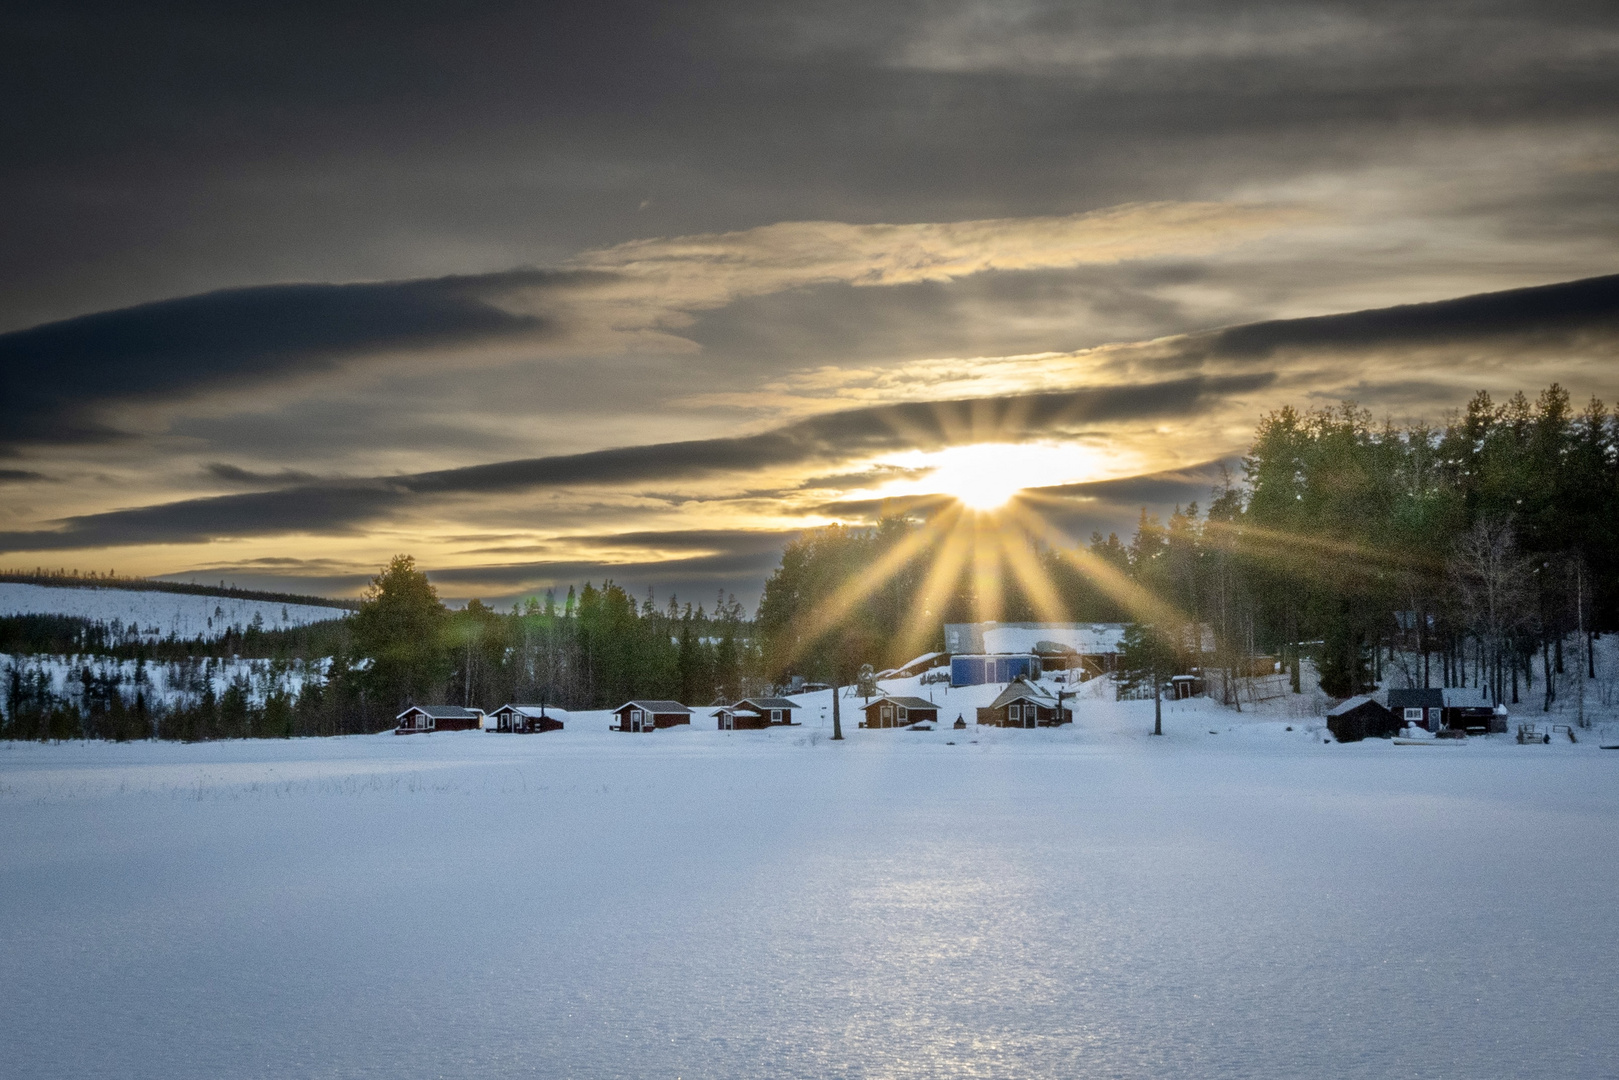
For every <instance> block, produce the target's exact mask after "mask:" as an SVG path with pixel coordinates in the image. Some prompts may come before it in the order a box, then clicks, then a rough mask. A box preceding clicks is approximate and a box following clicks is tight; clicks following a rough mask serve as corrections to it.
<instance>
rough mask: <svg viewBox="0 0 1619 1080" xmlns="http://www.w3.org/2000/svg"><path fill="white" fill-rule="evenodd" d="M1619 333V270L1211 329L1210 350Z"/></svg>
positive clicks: (1244, 353)
mask: <svg viewBox="0 0 1619 1080" xmlns="http://www.w3.org/2000/svg"><path fill="white" fill-rule="evenodd" d="M1589 331H1603V332H1605V333H1607V334H1609V335H1612V334H1614V333H1616V332H1619V274H1614V275H1610V276H1607V277H1596V278H1587V279H1585V280H1583V281H1568V282H1561V283H1558V284H1555V285H1540V286H1536V287H1533V288H1527V289H1509V290H1506V291H1504V292H1493V293H1484V294H1480V295H1476V296H1463V297H1458V298H1456V299H1453V300H1440V301H1437V302H1435V303H1431V304H1402V305H1400V306H1398V307H1389V308H1377V309H1374V310H1370V311H1356V312H1350V313H1348V314H1343V315H1321V316H1317V317H1315V318H1309V319H1281V320H1274V321H1270V322H1261V323H1254V324H1252V325H1249V326H1238V327H1233V328H1231V329H1229V330H1221V331H1219V332H1217V333H1215V334H1212V335H1209V336H1208V338H1207V339H1206V340H1207V341H1208V343H1209V348H1208V354H1209V355H1211V356H1216V357H1222V358H1231V359H1241V360H1253V359H1261V360H1263V359H1269V358H1270V357H1272V356H1274V355H1275V354H1276V353H1277V352H1278V351H1280V350H1283V349H1303V350H1311V351H1318V352H1319V351H1321V350H1354V349H1371V348H1384V347H1389V346H1419V345H1426V344H1432V343H1453V342H1467V341H1475V340H1478V339H1480V338H1488V337H1514V338H1540V339H1547V340H1553V341H1567V340H1569V339H1570V338H1572V337H1573V336H1575V335H1579V334H1583V333H1586V332H1589Z"/></svg>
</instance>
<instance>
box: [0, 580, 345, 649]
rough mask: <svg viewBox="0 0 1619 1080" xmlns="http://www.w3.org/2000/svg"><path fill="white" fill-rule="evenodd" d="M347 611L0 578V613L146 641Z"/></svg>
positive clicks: (280, 624)
mask: <svg viewBox="0 0 1619 1080" xmlns="http://www.w3.org/2000/svg"><path fill="white" fill-rule="evenodd" d="M347 614H349V612H348V610H347V609H346V608H338V607H319V606H317V605H313V604H278V603H274V602H272V601H268V600H242V599H237V598H234V597H229V596H193V595H191V594H189V593H171V592H142V591H137V590H133V589H110V588H109V589H102V588H72V587H68V586H55V585H25V584H20V583H16V582H0V615H71V616H75V617H77V618H82V619H89V620H91V621H93V622H99V623H104V624H106V625H107V626H109V627H111V626H113V625H114V624H117V626H118V628H119V631H120V632H125V631H127V632H130V633H133V634H136V635H138V636H139V637H141V638H143V639H145V640H147V641H161V640H163V639H164V638H168V637H177V638H180V639H182V640H187V641H189V640H192V639H194V638H197V637H202V638H205V639H211V638H217V637H220V636H222V635H223V634H224V633H225V631H226V630H246V629H247V628H248V627H250V626H252V625H253V620H254V619H258V620H259V621H260V623H259V624H260V626H261V628H263V629H265V630H280V629H285V628H287V627H291V626H304V625H307V624H308V623H313V622H323V621H325V620H327V619H340V618H342V617H344V616H345V615H347Z"/></svg>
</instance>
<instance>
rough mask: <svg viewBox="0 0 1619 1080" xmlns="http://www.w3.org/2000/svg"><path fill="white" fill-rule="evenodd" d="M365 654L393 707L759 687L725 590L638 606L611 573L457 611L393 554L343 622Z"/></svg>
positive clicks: (589, 703)
mask: <svg viewBox="0 0 1619 1080" xmlns="http://www.w3.org/2000/svg"><path fill="white" fill-rule="evenodd" d="M348 622H349V624H350V629H351V630H352V632H353V635H354V644H355V648H356V650H357V651H358V653H359V654H360V655H363V656H365V657H367V658H369V660H370V663H371V668H370V670H369V672H368V676H367V677H368V681H369V685H370V687H371V689H372V693H373V700H376V701H379V702H381V701H387V702H391V703H393V704H396V705H398V706H400V707H403V706H404V705H405V704H407V703H414V704H450V705H467V706H477V707H483V708H491V709H492V708H494V707H496V706H497V705H500V704H502V703H504V702H507V701H522V702H528V703H539V702H545V703H548V704H553V705H559V706H561V707H562V708H566V709H591V708H602V707H606V706H613V705H618V704H621V703H622V702H624V701H627V700H629V699H630V698H636V697H648V698H669V699H675V700H679V701H687V702H699V703H703V704H706V703H707V702H709V701H712V700H714V699H716V698H719V697H724V698H727V699H735V698H736V697H738V696H741V695H743V694H745V693H750V692H752V691H753V689H755V688H756V685H757V675H758V666H759V665H758V657H757V651H756V649H755V648H754V644H753V639H752V634H751V627H750V625H749V623H748V621H747V619H746V613H745V612H744V611H743V609H742V606H741V604H739V603H738V602H737V601H736V598H735V597H730V598H729V599H727V598H726V597H724V596H723V595H722V596H721V597H719V598H718V599H717V600H716V602H715V608H714V611H713V612H708V611H705V610H704V609H703V608H702V607H701V606H698V607H696V608H693V607H692V605H691V604H690V603H687V604H684V605H682V604H681V603H680V602H679V600H678V598H677V597H675V596H673V595H671V596H670V597H669V600H668V602H667V603H666V604H664V605H662V606H659V605H658V604H656V603H655V601H654V599H653V597H652V595H651V594H650V593H649V594H648V595H647V597H646V598H645V599H644V600H642V601H641V602H640V603H637V602H636V600H635V599H634V598H633V597H631V596H630V595H629V594H628V593H627V592H625V591H624V589H623V588H622V587H620V586H618V585H616V584H614V583H612V582H611V581H608V582H604V583H603V584H602V585H601V587H599V588H598V587H596V586H595V585H591V584H587V585H585V586H584V588H583V589H581V590H579V591H578V592H577V593H576V592H575V591H574V589H572V588H569V590H568V593H567V595H566V597H564V598H563V599H562V600H561V601H558V599H557V598H556V596H555V594H554V593H549V592H548V593H547V594H546V596H545V598H544V599H543V600H542V599H540V598H537V597H531V598H530V599H529V600H528V601H527V602H526V603H524V604H523V605H522V606H520V607H517V608H514V610H512V611H511V612H506V613H503V612H498V611H496V610H494V609H492V608H490V607H488V606H487V605H485V604H483V603H481V602H480V601H477V600H474V601H472V602H471V603H470V604H468V605H467V606H466V607H465V608H463V609H461V610H459V611H450V610H448V609H446V608H445V606H444V605H443V604H442V603H441V602H440V601H439V599H438V596H437V593H436V592H435V591H434V589H433V586H432V584H431V583H430V582H429V581H428V580H427V576H426V575H425V574H424V573H422V572H421V571H419V570H417V569H416V567H415V563H414V562H413V561H412V560H411V559H410V557H408V556H403V555H401V556H398V557H396V558H395V559H394V560H393V561H392V562H391V563H390V564H389V565H388V566H387V568H385V569H384V570H383V572H382V573H381V574H379V575H378V576H377V578H376V579H375V581H374V582H373V583H372V586H371V589H370V590H369V592H368V593H367V595H366V600H365V603H364V604H362V605H361V607H360V610H359V611H358V612H357V613H356V614H355V615H354V616H353V617H352V618H351V619H349V620H348Z"/></svg>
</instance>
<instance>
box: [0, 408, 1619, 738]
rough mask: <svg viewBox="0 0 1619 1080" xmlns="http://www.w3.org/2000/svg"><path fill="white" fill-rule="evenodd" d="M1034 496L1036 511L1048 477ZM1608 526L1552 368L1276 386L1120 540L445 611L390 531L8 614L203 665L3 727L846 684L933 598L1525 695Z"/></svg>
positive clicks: (1184, 656) (295, 728)
mask: <svg viewBox="0 0 1619 1080" xmlns="http://www.w3.org/2000/svg"><path fill="white" fill-rule="evenodd" d="M1028 499H1029V502H1030V504H1031V505H1032V506H1034V507H1035V509H1036V510H1037V509H1038V506H1039V503H1038V499H1039V493H1038V492H1032V493H1028ZM1020 520H1021V519H1020ZM1616 522H1619V423H1616V420H1615V418H1614V416H1613V415H1611V414H1610V413H1609V412H1608V411H1607V409H1606V408H1605V406H1604V405H1603V404H1602V403H1601V402H1599V401H1596V400H1592V401H1591V402H1589V403H1587V404H1586V405H1585V406H1584V407H1582V408H1579V409H1576V408H1575V407H1574V405H1573V404H1572V403H1571V401H1570V399H1569V395H1568V394H1567V393H1566V392H1565V391H1564V390H1563V389H1562V388H1561V387H1558V386H1556V385H1553V386H1551V387H1548V388H1547V389H1546V390H1544V391H1543V392H1541V393H1540V394H1539V395H1538V396H1537V397H1536V398H1535V399H1534V400H1530V399H1529V398H1528V397H1527V396H1526V395H1524V394H1522V393H1519V394H1515V395H1513V396H1512V397H1511V398H1510V399H1508V400H1507V401H1505V402H1503V403H1499V404H1497V403H1496V402H1494V401H1492V400H1491V398H1490V397H1489V395H1488V394H1485V393H1482V392H1481V393H1479V394H1477V395H1476V396H1475V397H1474V398H1473V399H1472V400H1471V402H1470V403H1469V404H1468V406H1467V408H1466V409H1465V411H1463V412H1462V413H1460V414H1458V415H1456V416H1454V417H1452V418H1450V419H1449V420H1448V421H1447V422H1445V423H1443V424H1440V425H1437V426H1428V425H1425V424H1414V425H1406V426H1400V425H1396V424H1393V423H1388V422H1384V423H1376V422H1374V421H1373V418H1372V416H1371V414H1370V413H1369V412H1368V411H1366V410H1364V409H1361V408H1357V407H1355V406H1354V405H1351V404H1345V405H1341V406H1338V407H1334V408H1326V409H1319V410H1315V411H1308V412H1301V411H1299V410H1296V409H1294V408H1291V407H1284V408H1282V409H1279V410H1277V411H1275V412H1273V413H1270V414H1268V415H1266V416H1264V417H1263V418H1262V419H1261V420H1260V422H1259V424H1258V427H1257V430H1256V432H1255V435H1254V439H1253V442H1252V444H1251V446H1250V448H1249V450H1248V453H1247V455H1246V456H1245V457H1244V458H1243V459H1242V462H1241V475H1240V477H1238V476H1232V475H1226V476H1225V478H1224V480H1223V481H1222V482H1221V483H1220V484H1219V485H1218V486H1216V487H1215V488H1214V489H1213V490H1211V491H1210V494H1209V500H1208V503H1207V505H1206V506H1201V507H1200V506H1199V505H1197V504H1196V503H1194V504H1191V505H1188V506H1185V507H1177V508H1175V510H1174V512H1173V513H1171V514H1170V515H1169V516H1168V517H1167V519H1164V520H1160V519H1159V518H1158V517H1156V516H1155V515H1152V514H1149V513H1148V512H1147V511H1146V510H1143V511H1142V512H1141V516H1140V518H1139V521H1138V522H1137V525H1136V528H1135V530H1134V532H1133V534H1132V535H1131V536H1130V537H1129V538H1128V540H1124V539H1121V538H1120V537H1119V536H1118V535H1116V534H1112V533H1110V534H1108V535H1102V534H1101V533H1093V534H1092V535H1091V537H1090V539H1089V542H1088V543H1086V544H1081V545H1068V544H1064V543H1047V542H1044V540H1043V538H1042V537H1040V536H1038V535H1036V534H1035V533H1034V532H1032V531H1026V530H1023V529H1022V528H1021V527H1020V526H1014V525H1013V524H1011V523H1010V521H1008V522H1007V523H1003V524H1001V525H999V526H997V528H996V530H995V535H994V548H993V550H992V551H991V555H992V556H993V558H994V560H996V561H995V562H993V563H992V564H988V569H987V570H986V562H985V560H984V559H982V558H966V559H956V560H955V561H952V559H951V556H950V550H951V545H952V543H954V542H955V541H956V539H958V537H956V536H955V535H954V534H953V533H952V532H951V531H950V530H948V529H946V528H944V527H942V526H941V525H940V522H939V520H938V519H924V520H915V519H912V518H907V517H891V518H888V519H885V520H883V521H881V522H879V523H877V524H876V525H874V526H870V527H851V526H841V525H835V526H831V527H827V528H823V529H817V530H812V531H810V532H808V533H806V534H804V535H803V536H802V537H800V538H799V539H797V540H795V541H794V542H792V543H791V544H789V545H788V546H787V548H786V550H785V551H784V552H783V555H782V560H781V563H780V565H779V567H778V568H777V569H776V571H775V572H774V573H773V574H772V576H771V577H770V579H769V580H768V581H767V583H766V585H765V589H764V593H763V596H762V598H761V601H760V604H759V608H758V610H757V612H756V613H755V616H754V618H752V619H749V618H748V616H747V613H746V612H745V611H744V610H743V608H742V606H741V605H740V604H739V603H738V602H737V601H736V599H735V598H734V597H726V596H724V595H723V594H722V595H721V596H720V597H718V598H716V600H715V603H714V606H713V608H712V609H711V610H705V609H704V607H702V606H697V607H695V608H694V607H693V606H692V605H691V604H690V603H689V602H688V603H685V604H682V603H681V602H680V601H679V600H678V598H677V597H675V596H670V597H669V598H668V600H667V601H666V602H665V603H663V604H659V603H658V602H657V601H656V599H655V596H654V595H653V594H652V593H650V592H649V594H648V595H647V596H646V597H645V598H643V599H641V600H639V601H637V600H636V599H635V598H634V597H632V596H630V595H629V594H628V593H627V592H626V591H625V590H624V589H623V588H622V587H620V586H618V585H616V584H614V583H613V582H611V581H604V582H603V583H602V584H601V585H599V586H597V585H593V584H587V585H585V586H584V587H583V588H581V589H579V590H577V591H575V590H574V589H572V588H570V589H569V590H568V592H567V594H566V596H565V597H563V598H562V599H560V600H559V599H558V598H557V597H556V596H555V594H554V593H548V594H547V595H546V596H545V597H544V598H543V599H542V598H539V597H533V598H530V599H528V600H526V601H525V602H524V603H523V604H521V605H517V606H515V607H514V608H513V609H512V610H510V611H497V610H495V609H493V608H491V607H488V606H486V605H485V604H483V603H481V602H480V601H477V600H474V601H472V602H471V603H470V604H468V605H467V606H466V607H465V608H463V609H460V610H450V609H449V608H447V607H446V606H445V605H444V604H443V603H442V602H441V601H440V599H439V598H438V596H437V594H436V592H435V590H434V587H433V585H432V583H431V582H430V580H429V578H428V575H427V574H426V573H424V572H423V571H422V570H421V569H419V568H418V567H417V566H416V565H415V563H414V561H413V560H412V559H411V558H410V557H409V556H405V555H401V556H398V557H396V558H395V559H394V560H393V561H392V562H391V563H390V564H389V565H388V566H387V567H385V568H383V569H382V571H381V572H380V573H379V574H378V575H377V577H376V578H375V579H374V581H373V582H372V585H371V587H370V589H369V590H368V591H367V593H366V596H365V597H364V599H363V601H362V602H361V603H360V604H359V608H358V610H357V611H356V613H355V614H354V615H353V616H351V617H349V618H347V619H342V620H335V621H332V622H327V623H316V624H312V625H309V626H302V627H296V628H292V629H287V630H274V631H263V630H256V629H250V630H247V631H245V632H242V633H238V634H234V636H232V637H228V638H223V639H218V640H215V641H210V642H204V641H201V640H198V641H194V642H177V641H169V642H157V643H138V642H122V641H119V642H113V641H107V640H104V639H102V638H98V637H97V636H96V635H97V628H96V627H94V626H92V625H89V624H83V623H82V622H80V621H79V620H72V619H65V618H62V617H59V616H16V617H12V618H9V619H0V651H3V652H6V653H11V654H13V655H17V654H22V655H29V654H33V655H44V654H58V655H65V654H85V653H96V654H100V655H107V656H110V657H113V658H116V659H119V660H124V661H133V663H134V665H135V670H136V672H137V681H138V672H139V671H140V670H141V669H142V666H143V665H147V664H158V663H169V664H179V665H189V666H188V667H186V668H185V670H186V671H187V672H189V673H190V675H189V676H188V678H190V680H191V682H190V683H189V685H192V686H194V687H195V688H196V692H195V693H192V694H190V695H188V696H187V697H186V698H185V699H184V701H181V702H177V703H169V704H165V705H159V704H156V703H153V702H151V701H150V700H149V699H148V698H146V697H145V696H144V695H143V694H142V693H141V691H140V688H139V686H137V687H136V688H135V692H134V693H133V695H131V694H130V693H129V687H127V686H124V687H120V686H119V685H117V683H118V680H119V679H121V678H122V676H117V675H114V676H108V675H104V674H97V673H95V672H92V670H91V668H90V666H89V665H85V666H84V668H83V670H82V671H81V672H80V673H79V674H78V675H77V677H76V680H75V686H76V689H75V692H74V693H72V694H63V693H61V692H56V691H53V690H51V688H50V687H49V686H47V685H46V682H45V680H44V678H43V675H42V674H41V673H40V672H39V671H37V670H36V671H34V673H33V674H32V675H31V674H30V672H29V669H28V668H27V666H26V665H25V664H19V663H14V664H13V666H12V672H11V675H10V680H9V685H8V686H7V687H6V715H5V720H4V724H3V725H0V735H3V736H4V737H9V738H77V737H102V738H143V737H162V738H181V739H200V738H221V737H238V736H244V735H249V734H274V735H322V734H343V733H351V732H362V731H377V730H382V729H384V728H386V727H388V726H389V725H390V724H391V723H392V721H393V718H394V716H395V714H396V713H397V711H398V709H399V708H400V707H402V706H403V705H405V704H407V703H421V704H467V705H474V706H480V707H484V708H493V707H495V706H496V705H499V704H501V703H503V702H506V701H523V702H535V703H537V702H542V701H543V702H547V703H550V704H553V705H556V706H559V707H561V708H565V709H580V708H602V707H609V706H612V705H616V704H618V703H620V702H622V701H625V700H627V699H629V698H632V697H656V698H672V699H676V700H680V701H683V702H687V703H689V704H707V703H708V702H710V701H713V700H716V699H718V698H727V699H731V700H734V699H735V698H737V697H740V696H743V695H746V694H751V693H756V692H760V691H763V690H765V689H767V688H769V687H772V686H779V685H782V684H785V683H787V682H788V681H789V680H790V679H791V678H792V677H793V676H799V677H802V678H806V679H811V680H823V681H836V682H839V683H842V682H851V681H853V680H854V679H855V677H856V675H857V672H858V671H859V669H860V668H861V667H862V666H865V665H871V666H873V667H875V668H878V669H880V668H883V667H889V666H894V665H896V664H898V663H902V662H904V661H906V660H909V659H911V658H912V657H914V656H916V655H917V654H918V653H920V652H923V651H929V650H939V649H942V647H943V641H942V627H943V624H944V623H946V622H953V621H976V620H982V619H999V620H1002V621H1025V620H1028V621H1044V620H1064V621H1066V620H1073V621H1092V622H1128V623H1131V624H1133V626H1132V629H1131V632H1130V634H1129V635H1128V637H1127V643H1126V653H1125V657H1124V661H1123V664H1124V670H1123V673H1122V675H1121V681H1123V682H1126V683H1129V682H1131V681H1137V682H1139V681H1141V680H1142V679H1143V678H1148V679H1152V680H1156V679H1159V678H1161V677H1162V676H1163V674H1164V673H1165V672H1166V671H1169V670H1179V671H1184V670H1189V669H1191V668H1193V667H1199V668H1202V669H1206V670H1210V671H1219V672H1223V673H1226V674H1227V675H1229V674H1230V673H1233V672H1242V671H1245V670H1250V669H1252V668H1253V667H1254V665H1255V662H1256V661H1257V660H1261V659H1263V660H1264V661H1266V662H1267V663H1268V662H1281V663H1282V664H1283V665H1284V666H1285V669H1286V670H1287V671H1288V672H1290V675H1291V679H1292V683H1293V689H1294V690H1295V691H1297V690H1300V689H1302V687H1301V686H1300V680H1301V677H1302V676H1301V666H1302V665H1301V661H1302V659H1303V658H1305V657H1309V658H1310V659H1311V660H1312V661H1313V662H1314V669H1315V670H1316V671H1317V672H1318V675H1319V680H1320V685H1321V688H1322V689H1323V690H1324V691H1326V692H1327V693H1328V694H1330V695H1331V696H1334V697H1347V696H1350V695H1352V694H1355V693H1359V692H1362V691H1365V690H1368V689H1370V688H1371V687H1373V686H1374V685H1375V684H1376V683H1378V682H1380V681H1381V682H1388V681H1389V680H1390V678H1391V677H1392V678H1393V679H1394V680H1396V684H1403V685H1413V686H1441V685H1443V686H1453V685H1470V686H1477V687H1480V688H1482V689H1485V690H1486V691H1487V692H1488V693H1489V695H1490V696H1491V697H1492V699H1493V700H1497V701H1507V702H1520V701H1522V700H1526V695H1529V694H1533V693H1536V692H1537V691H1538V693H1539V694H1540V695H1541V697H1542V699H1543V700H1542V701H1541V702H1540V704H1541V705H1542V707H1549V706H1550V704H1551V697H1550V695H1551V694H1553V693H1554V692H1555V690H1554V685H1555V684H1554V682H1553V680H1551V679H1550V678H1548V675H1549V674H1550V673H1551V672H1552V671H1554V670H1555V671H1562V670H1563V668H1564V665H1565V664H1566V663H1568V662H1569V660H1570V658H1569V657H1567V656H1565V651H1567V650H1572V651H1573V652H1575V653H1576V654H1577V655H1576V656H1574V657H1573V658H1572V659H1573V662H1575V663H1581V664H1584V665H1586V666H1588V667H1590V666H1591V665H1593V664H1594V659H1593V642H1594V640H1595V637H1596V635H1598V634H1601V633H1608V632H1612V631H1614V630H1615V629H1619V626H1616V625H1615V623H1616V611H1619V529H1616V528H1615V523H1616ZM1014 569H1016V570H1017V571H1018V572H1012V571H1013V570H1014ZM232 657H235V658H254V657H257V658H262V659H263V660H265V661H266V662H267V663H268V664H269V665H270V668H271V671H272V674H273V673H275V672H282V673H285V672H287V671H290V670H292V669H293V668H294V667H299V666H300V665H302V667H299V670H305V669H308V670H314V669H313V668H309V665H313V664H316V663H317V662H318V664H319V665H320V667H319V671H318V674H314V675H308V676H306V677H303V678H302V679H301V681H300V682H299V685H298V689H297V692H295V693H294V692H292V691H290V690H288V689H285V688H284V687H283V684H281V683H278V682H276V681H275V680H274V679H271V680H270V681H269V682H267V683H266V685H267V686H268V687H270V688H269V689H261V690H260V691H259V692H257V693H255V692H253V690H252V688H251V687H250V686H249V685H247V684H246V682H245V681H243V678H242V677H236V678H234V679H233V681H230V682H229V683H228V684H227V685H225V686H224V688H223V689H222V690H216V688H215V681H214V680H212V679H210V678H209V677H208V675H207V673H208V672H212V671H215V670H216V668H215V665H216V664H223V663H224V662H225V660H226V658H232ZM1391 667H1392V668H1393V670H1392V671H1391V670H1390V668H1391ZM1592 674H1593V675H1594V670H1593V671H1592ZM1229 687H1230V679H1229V677H1228V678H1226V679H1225V681H1224V682H1223V683H1221V684H1219V686H1218V687H1217V688H1215V689H1212V690H1211V692H1215V693H1220V694H1226V695H1228V696H1229V694H1230V688H1229ZM1233 700H1234V699H1233Z"/></svg>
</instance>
